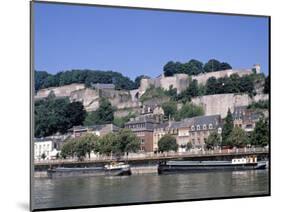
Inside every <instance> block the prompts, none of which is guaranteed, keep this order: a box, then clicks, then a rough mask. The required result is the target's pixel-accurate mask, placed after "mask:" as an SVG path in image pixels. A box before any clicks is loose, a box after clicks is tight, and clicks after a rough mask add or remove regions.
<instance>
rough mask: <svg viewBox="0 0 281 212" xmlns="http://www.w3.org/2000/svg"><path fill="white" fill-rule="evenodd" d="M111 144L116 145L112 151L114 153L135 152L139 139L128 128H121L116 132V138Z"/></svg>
mask: <svg viewBox="0 0 281 212" xmlns="http://www.w3.org/2000/svg"><path fill="white" fill-rule="evenodd" d="M113 144H114V146H115V147H116V148H114V149H115V151H113V153H114V154H116V155H123V154H124V153H126V154H128V153H129V152H137V151H138V150H139V149H140V139H139V138H138V137H137V136H136V135H135V134H134V133H133V132H132V131H131V130H130V129H121V130H120V131H119V132H118V133H117V139H116V140H115V143H113Z"/></svg>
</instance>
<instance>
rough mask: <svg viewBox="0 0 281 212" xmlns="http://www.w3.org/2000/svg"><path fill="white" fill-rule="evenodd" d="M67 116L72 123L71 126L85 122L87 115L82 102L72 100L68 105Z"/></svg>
mask: <svg viewBox="0 0 281 212" xmlns="http://www.w3.org/2000/svg"><path fill="white" fill-rule="evenodd" d="M65 110H66V114H65V116H66V118H67V119H68V121H69V123H70V127H69V128H71V127H72V126H78V125H81V123H83V121H84V120H85V117H86V111H85V109H84V106H83V104H82V103H81V102H71V103H69V104H68V105H67V106H66V109H65Z"/></svg>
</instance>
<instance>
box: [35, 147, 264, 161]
mask: <svg viewBox="0 0 281 212" xmlns="http://www.w3.org/2000/svg"><path fill="white" fill-rule="evenodd" d="M244 153H247V154H251V153H253V154H258V153H268V148H262V147H256V148H233V149H216V150H194V149H193V150H190V151H186V152H164V153H153V152H148V153H139V154H137V153H135V154H129V155H128V156H121V157H118V159H120V160H145V159H161V158H163V159H165V158H176V157H185V156H186V157H188V156H189V157H192V156H194V157H196V156H197V157H200V156H215V155H217V156H220V155H241V154H244ZM116 159H117V158H116V157H114V156H103V155H97V156H96V157H92V158H84V159H83V162H103V161H112V160H116ZM79 162H81V161H79V160H78V159H77V158H68V159H55V160H35V161H34V163H35V165H40V164H57V163H79Z"/></svg>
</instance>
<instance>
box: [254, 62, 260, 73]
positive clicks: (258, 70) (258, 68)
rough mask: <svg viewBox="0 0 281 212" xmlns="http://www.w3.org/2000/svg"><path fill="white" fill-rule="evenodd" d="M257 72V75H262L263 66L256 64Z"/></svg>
mask: <svg viewBox="0 0 281 212" xmlns="http://www.w3.org/2000/svg"><path fill="white" fill-rule="evenodd" d="M253 68H254V69H255V70H256V73H257V74H260V73H261V66H260V64H254V67H253Z"/></svg>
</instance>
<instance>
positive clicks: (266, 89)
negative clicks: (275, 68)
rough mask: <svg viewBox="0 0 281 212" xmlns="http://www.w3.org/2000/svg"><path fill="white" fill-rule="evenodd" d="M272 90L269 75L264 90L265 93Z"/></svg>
mask: <svg viewBox="0 0 281 212" xmlns="http://www.w3.org/2000/svg"><path fill="white" fill-rule="evenodd" d="M269 90H270V79H269V75H268V76H267V77H266V78H265V81H264V88H263V92H264V93H269Z"/></svg>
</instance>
